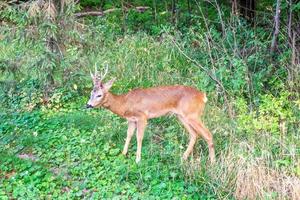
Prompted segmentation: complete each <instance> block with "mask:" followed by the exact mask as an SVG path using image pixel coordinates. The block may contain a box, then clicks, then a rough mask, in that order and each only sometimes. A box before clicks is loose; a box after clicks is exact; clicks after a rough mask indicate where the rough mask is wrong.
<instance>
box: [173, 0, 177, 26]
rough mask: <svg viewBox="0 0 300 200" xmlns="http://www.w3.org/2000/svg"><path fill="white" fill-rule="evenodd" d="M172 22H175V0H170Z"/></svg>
mask: <svg viewBox="0 0 300 200" xmlns="http://www.w3.org/2000/svg"><path fill="white" fill-rule="evenodd" d="M172 24H173V25H175V24H176V0H172Z"/></svg>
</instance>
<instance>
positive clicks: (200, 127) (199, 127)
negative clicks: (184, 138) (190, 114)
mask: <svg viewBox="0 0 300 200" xmlns="http://www.w3.org/2000/svg"><path fill="white" fill-rule="evenodd" d="M189 124H190V125H191V126H192V127H193V129H194V130H196V131H197V133H199V134H200V135H201V136H202V137H203V139H204V140H205V141H206V142H207V144H208V151H209V158H210V161H211V163H214V162H215V148H214V143H213V136H212V134H211V132H209V130H208V129H207V128H206V127H205V126H204V124H203V123H202V122H201V121H200V120H199V119H197V118H195V119H194V118H190V119H189Z"/></svg>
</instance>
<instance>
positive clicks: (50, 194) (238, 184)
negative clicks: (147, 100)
mask: <svg viewBox="0 0 300 200" xmlns="http://www.w3.org/2000/svg"><path fill="white" fill-rule="evenodd" d="M85 101H86V98H82V99H78V100H77V101H75V102H73V103H69V104H65V105H64V107H61V108H52V109H43V108H40V109H35V110H34V111H32V112H20V113H13V114H8V113H2V115H1V118H2V123H1V127H0V128H1V132H2V134H1V140H0V142H1V143H0V146H1V157H0V158H1V161H0V162H1V165H0V197H1V199H11V198H16V199H53V198H55V199H68V198H72V199H76V198H77V199H82V198H86V199H89V198H92V199H105V198H107V199H111V198H114V199H128V198H132V199H172V198H175V199H234V198H239V197H249V196H250V197H251V195H253V194H252V193H254V194H255V195H257V196H260V197H264V198H271V197H272V198H273V197H274V198H281V197H287V196H289V197H291V195H293V194H297V185H298V184H299V179H298V178H297V175H296V174H297V173H299V168H297V162H299V161H297V159H298V158H297V157H293V155H288V154H291V153H292V151H293V148H294V144H296V143H294V142H296V141H293V140H292V138H294V139H296V138H297V136H294V137H292V136H290V140H285V141H281V143H278V141H277V140H276V138H277V137H274V136H272V137H270V135H269V134H267V133H265V134H262V133H261V134H257V135H251V134H243V133H241V132H238V131H236V129H235V126H236V125H235V123H234V122H233V121H231V120H229V119H227V117H226V115H224V114H222V113H223V111H222V110H220V109H218V108H216V107H212V106H210V105H208V106H207V108H206V115H205V117H204V121H205V122H206V124H207V126H208V127H209V128H210V130H211V131H212V133H213V134H214V138H215V146H216V153H217V163H216V164H215V165H214V166H210V165H209V162H208V161H209V160H208V150H207V146H206V143H205V142H204V141H203V140H200V141H198V143H197V145H196V147H195V150H194V152H193V156H192V158H191V159H190V160H189V161H187V162H183V161H182V160H181V156H182V154H183V152H184V150H185V148H186V145H187V139H188V138H187V134H186V133H185V130H184V129H183V127H182V126H181V125H180V124H179V123H178V122H177V120H176V119H175V117H172V116H167V117H162V118H158V119H153V120H151V121H150V123H149V126H148V127H147V129H146V133H145V138H144V142H143V148H142V161H141V163H140V164H136V163H135V150H136V141H135V139H133V140H132V142H131V146H130V149H129V154H128V156H127V157H124V156H123V155H122V154H121V151H122V148H123V145H124V139H125V137H126V129H127V123H126V121H125V120H124V119H121V118H119V117H117V116H115V115H113V114H112V113H110V112H109V111H107V110H103V109H93V110H87V109H84V108H83V105H84V104H85ZM221 123H222V124H223V125H222V126H220V124H221ZM276 145H279V146H276ZM280 145H283V147H282V146H280ZM283 148H286V149H285V150H284V149H283ZM276 149H277V150H276ZM294 150H295V149H294ZM297 151H298V150H297V149H296V152H295V153H297ZM22 155H25V156H27V157H26V158H24V157H22ZM296 155H297V154H296ZM296 155H294V156H296ZM20 156H21V158H20ZM297 170H298V171H297ZM268 174H273V176H274V179H275V180H277V179H281V180H282V183H281V184H283V185H284V186H283V187H287V188H290V190H291V191H290V192H288V193H284V191H282V188H281V187H279V186H278V185H276V184H275V186H276V187H277V186H278V188H275V189H274V188H272V187H274V183H273V182H274V181H275V180H273V179H271V180H269V179H270V178H268V177H269V175H268ZM298 175H299V174H298ZM260 178H262V180H260ZM245 179H246V180H247V179H248V181H249V182H246V183H245V181H244V180H245ZM291 180H293V181H294V184H295V186H293V187H292V186H291V185H289V184H288V181H291ZM264 181H265V182H264ZM272 181H273V182H272ZM285 181H286V182H285ZM297 181H298V182H297ZM252 182H254V183H255V184H254V185H252ZM272 184H273V185H272ZM244 187H245V188H246V189H243V188H244ZM241 188H242V190H241Z"/></svg>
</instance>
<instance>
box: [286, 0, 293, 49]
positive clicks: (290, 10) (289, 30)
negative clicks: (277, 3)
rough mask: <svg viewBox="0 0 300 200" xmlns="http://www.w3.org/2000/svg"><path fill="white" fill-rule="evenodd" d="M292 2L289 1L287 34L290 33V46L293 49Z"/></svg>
mask: <svg viewBox="0 0 300 200" xmlns="http://www.w3.org/2000/svg"><path fill="white" fill-rule="evenodd" d="M292 15H293V13H292V0H288V19H287V22H288V24H287V32H288V45H289V46H290V47H291V41H292Z"/></svg>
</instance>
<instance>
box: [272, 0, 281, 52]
mask: <svg viewBox="0 0 300 200" xmlns="http://www.w3.org/2000/svg"><path fill="white" fill-rule="evenodd" d="M280 4H281V0H277V3H276V11H275V16H274V31H273V38H272V44H271V53H274V52H275V50H276V49H277V46H278V34H279V28H280Z"/></svg>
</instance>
